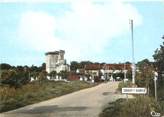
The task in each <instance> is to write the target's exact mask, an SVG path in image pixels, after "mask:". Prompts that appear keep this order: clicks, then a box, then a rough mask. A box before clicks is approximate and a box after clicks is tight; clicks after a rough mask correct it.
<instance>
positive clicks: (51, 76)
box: [49, 71, 57, 79]
mask: <svg viewBox="0 0 164 117" xmlns="http://www.w3.org/2000/svg"><path fill="white" fill-rule="evenodd" d="M56 75H57V72H56V71H51V72H50V73H49V76H50V79H52V78H54V77H56Z"/></svg>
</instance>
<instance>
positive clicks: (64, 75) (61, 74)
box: [59, 71, 69, 79]
mask: <svg viewBox="0 0 164 117" xmlns="http://www.w3.org/2000/svg"><path fill="white" fill-rule="evenodd" d="M68 75H69V72H67V71H60V73H59V76H61V77H62V78H63V79H67V77H68Z"/></svg>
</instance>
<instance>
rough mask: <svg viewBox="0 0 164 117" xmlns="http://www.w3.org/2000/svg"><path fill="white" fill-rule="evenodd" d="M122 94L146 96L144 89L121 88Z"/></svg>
mask: <svg viewBox="0 0 164 117" xmlns="http://www.w3.org/2000/svg"><path fill="white" fill-rule="evenodd" d="M122 93H123V94H146V93H147V89H146V88H122Z"/></svg>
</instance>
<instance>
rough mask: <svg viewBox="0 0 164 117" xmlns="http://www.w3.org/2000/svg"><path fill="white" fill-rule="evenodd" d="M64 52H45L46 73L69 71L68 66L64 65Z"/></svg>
mask: <svg viewBox="0 0 164 117" xmlns="http://www.w3.org/2000/svg"><path fill="white" fill-rule="evenodd" d="M64 54H65V51H64V50H59V51H53V52H47V53H46V54H45V55H46V71H47V72H48V73H50V72H52V71H56V72H57V73H59V72H60V71H69V65H68V64H67V63H66V60H65V59H64Z"/></svg>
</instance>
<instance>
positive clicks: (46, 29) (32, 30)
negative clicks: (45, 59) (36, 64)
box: [18, 11, 59, 51]
mask: <svg viewBox="0 0 164 117" xmlns="http://www.w3.org/2000/svg"><path fill="white" fill-rule="evenodd" d="M55 30H56V21H55V18H54V17H53V16H49V15H48V14H47V13H44V12H32V11H29V12H26V13H24V14H23V15H22V17H21V19H20V25H19V30H18V33H19V34H18V35H19V41H20V42H22V43H23V46H25V45H26V46H28V47H31V48H33V49H35V50H39V51H40V50H41V51H43V50H46V51H48V50H52V49H59V47H58V46H59V44H58V41H59V39H58V38H56V37H55V36H54V32H55Z"/></svg>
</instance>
